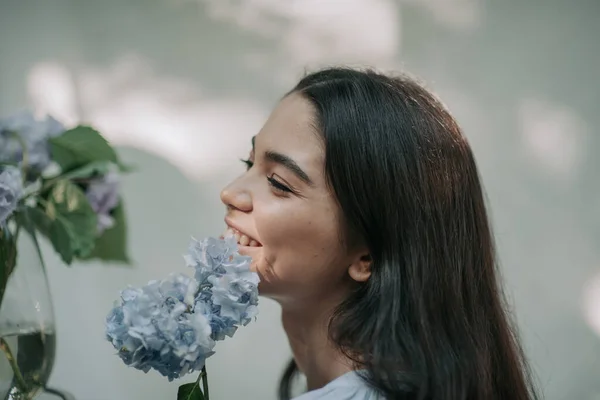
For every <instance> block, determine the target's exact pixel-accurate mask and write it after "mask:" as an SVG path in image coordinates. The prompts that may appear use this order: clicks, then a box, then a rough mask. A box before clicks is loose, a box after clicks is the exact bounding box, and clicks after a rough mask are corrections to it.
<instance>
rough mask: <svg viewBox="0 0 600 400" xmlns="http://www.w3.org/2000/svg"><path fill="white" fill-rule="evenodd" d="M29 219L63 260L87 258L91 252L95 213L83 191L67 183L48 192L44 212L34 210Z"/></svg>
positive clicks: (58, 183) (69, 262)
mask: <svg viewBox="0 0 600 400" xmlns="http://www.w3.org/2000/svg"><path fill="white" fill-rule="evenodd" d="M31 211H32V212H31V217H32V219H33V221H34V223H35V224H36V226H37V227H38V230H39V231H40V232H41V233H42V234H44V235H45V236H46V237H47V238H48V239H49V240H50V242H51V243H52V246H53V247H54V250H56V252H58V253H59V254H60V256H61V258H62V259H63V261H64V262H65V263H66V264H67V265H69V264H71V262H73V258H85V257H88V256H89V255H90V254H91V252H92V250H93V249H94V243H95V240H96V232H97V217H96V213H94V210H93V209H92V207H91V206H90V203H89V202H88V200H87V198H86V197H85V194H84V193H83V191H82V190H81V189H80V188H79V187H78V186H77V185H75V184H73V183H72V182H69V181H67V180H61V181H58V182H57V183H56V184H55V185H54V186H53V187H52V189H51V191H50V194H49V196H48V199H47V203H46V207H45V210H44V212H41V211H40V210H39V209H35V208H33V209H32V210H31Z"/></svg>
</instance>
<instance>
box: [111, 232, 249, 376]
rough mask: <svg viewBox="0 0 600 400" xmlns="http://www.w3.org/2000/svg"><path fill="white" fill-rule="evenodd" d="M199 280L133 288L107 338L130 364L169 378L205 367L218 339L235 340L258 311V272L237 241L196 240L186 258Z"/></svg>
mask: <svg viewBox="0 0 600 400" xmlns="http://www.w3.org/2000/svg"><path fill="white" fill-rule="evenodd" d="M185 260H186V263H187V265H188V266H191V267H194V268H195V270H196V271H195V272H196V273H195V277H194V279H191V278H188V277H186V276H185V275H174V276H172V277H171V278H170V279H168V280H166V281H153V282H150V283H149V284H148V285H147V286H145V287H143V288H140V289H136V288H128V289H125V290H124V291H123V292H122V293H121V303H120V304H119V305H118V306H116V307H115V308H114V309H113V310H112V311H111V312H110V314H109V315H108V317H107V319H106V335H107V338H108V340H109V341H110V342H111V343H112V344H113V346H114V347H115V348H116V349H117V350H119V356H120V357H121V359H122V360H123V361H124V362H125V363H126V364H127V365H131V366H133V367H135V368H137V369H140V370H143V371H145V372H148V371H149V370H150V369H156V370H157V371H158V372H160V373H161V374H162V375H164V376H166V377H168V378H169V380H172V379H175V378H179V377H181V376H183V375H184V374H186V373H188V372H191V371H198V370H200V369H202V367H203V366H204V362H205V360H206V358H207V357H209V356H211V355H212V354H213V351H212V349H213V347H214V345H215V341H216V340H223V339H225V337H227V336H229V337H231V336H233V334H234V333H235V332H236V330H237V328H238V327H239V326H241V325H246V324H247V323H248V322H250V321H251V320H252V318H254V317H256V315H257V313H258V308H257V305H258V283H259V278H258V274H256V273H255V272H252V271H250V263H251V258H250V257H245V256H241V255H240V254H239V253H238V252H237V243H236V242H235V239H233V238H228V239H224V240H222V239H214V238H208V239H205V240H203V241H197V240H192V242H191V244H190V246H189V251H188V254H187V255H186V256H185Z"/></svg>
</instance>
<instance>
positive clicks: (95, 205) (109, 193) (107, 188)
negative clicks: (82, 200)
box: [85, 171, 120, 234]
mask: <svg viewBox="0 0 600 400" xmlns="http://www.w3.org/2000/svg"><path fill="white" fill-rule="evenodd" d="M119 181H120V177H119V174H118V173H117V172H114V171H110V172H108V173H107V174H105V175H102V176H99V177H97V178H94V179H92V181H91V182H90V184H89V186H88V188H87V190H86V193H85V195H86V197H87V199H88V201H89V202H90V205H91V206H92V209H93V210H94V212H95V213H96V215H97V217H98V226H97V230H98V234H101V233H102V232H104V231H105V230H106V229H109V228H111V227H112V226H113V225H114V224H115V221H114V219H113V217H112V216H111V215H110V212H111V211H112V210H114V209H115V207H116V206H117V205H118V204H119Z"/></svg>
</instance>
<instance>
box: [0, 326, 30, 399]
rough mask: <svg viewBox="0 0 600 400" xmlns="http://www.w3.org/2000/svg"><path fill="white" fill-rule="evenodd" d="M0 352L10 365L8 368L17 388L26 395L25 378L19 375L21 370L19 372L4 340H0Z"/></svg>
mask: <svg viewBox="0 0 600 400" xmlns="http://www.w3.org/2000/svg"><path fill="white" fill-rule="evenodd" d="M0 350H2V351H3V352H4V354H5V355H6V358H7V359H8V363H9V364H10V367H11V368H12V370H13V373H14V374H15V381H16V383H17V387H18V388H19V389H20V390H21V392H23V393H24V394H26V393H27V391H28V389H27V382H25V378H23V375H21V370H19V366H18V365H17V360H15V357H14V356H13V354H12V351H10V347H8V343H6V341H5V340H4V338H0Z"/></svg>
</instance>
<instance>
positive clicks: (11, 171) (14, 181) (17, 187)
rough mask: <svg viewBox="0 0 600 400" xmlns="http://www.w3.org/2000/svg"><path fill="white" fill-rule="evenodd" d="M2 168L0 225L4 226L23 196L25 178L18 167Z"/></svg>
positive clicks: (0, 174)
mask: <svg viewBox="0 0 600 400" xmlns="http://www.w3.org/2000/svg"><path fill="white" fill-rule="evenodd" d="M0 168H1V169H0V224H3V223H4V221H6V220H7V219H8V217H9V216H10V215H11V214H12V213H13V211H14V210H15V209H16V208H17V203H18V201H19V199H20V198H21V196H22V195H23V178H22V177H21V170H19V169H18V168H16V167H13V166H10V165H6V166H3V167H0Z"/></svg>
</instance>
